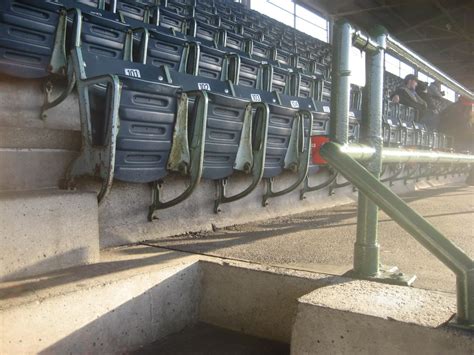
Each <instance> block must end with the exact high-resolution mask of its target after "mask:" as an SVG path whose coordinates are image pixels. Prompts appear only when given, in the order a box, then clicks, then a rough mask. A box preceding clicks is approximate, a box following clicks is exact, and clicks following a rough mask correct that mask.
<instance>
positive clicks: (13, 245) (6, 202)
mask: <svg viewBox="0 0 474 355" xmlns="http://www.w3.org/2000/svg"><path fill="white" fill-rule="evenodd" d="M0 245H1V248H0V250H1V251H0V281H5V280H11V279H18V278H24V277H28V276H33V275H38V274H40V273H46V272H50V271H53V270H58V269H64V268H67V267H71V266H76V265H83V264H88V263H94V262H97V261H99V223H98V218H97V199H96V196H95V194H94V193H87V192H80V193H78V192H69V191H56V190H53V191H49V190H41V191H35V192H16V193H12V192H10V193H2V194H0Z"/></svg>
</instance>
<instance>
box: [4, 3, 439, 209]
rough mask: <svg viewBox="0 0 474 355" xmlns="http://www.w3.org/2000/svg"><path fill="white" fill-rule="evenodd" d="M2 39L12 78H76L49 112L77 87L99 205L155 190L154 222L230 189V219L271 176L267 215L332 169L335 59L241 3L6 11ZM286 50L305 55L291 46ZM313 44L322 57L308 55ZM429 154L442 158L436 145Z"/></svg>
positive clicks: (388, 118) (392, 122)
mask: <svg viewBox="0 0 474 355" xmlns="http://www.w3.org/2000/svg"><path fill="white" fill-rule="evenodd" d="M0 31H1V34H2V35H1V37H0V72H2V73H4V74H7V75H11V76H17V77H23V78H31V79H35V78H46V79H47V80H51V79H53V78H54V79H57V78H65V79H66V80H67V85H66V89H64V90H63V92H61V94H60V95H59V97H57V98H54V99H53V98H51V97H50V96H51V93H50V92H49V91H48V92H47V94H48V95H46V97H47V98H48V101H47V102H46V104H45V108H49V107H51V106H53V105H57V104H59V103H60V102H61V101H62V100H63V99H64V98H65V97H66V96H67V95H68V94H69V93H70V92H71V91H72V88H73V87H76V88H77V91H78V95H79V103H80V108H81V110H80V113H81V129H82V134H83V149H82V150H81V155H80V156H79V158H78V159H77V160H76V161H75V162H74V164H73V165H72V166H71V168H70V169H69V171H68V180H69V182H70V183H72V181H73V179H74V178H75V177H79V176H83V175H92V176H98V177H100V178H102V181H103V183H102V188H101V190H100V192H99V200H102V199H103V198H104V197H105V196H106V194H107V193H108V191H109V190H110V187H111V184H112V181H113V179H114V178H115V179H118V180H122V181H127V182H136V183H153V186H154V189H153V191H154V195H153V203H152V206H151V207H150V213H149V217H150V218H152V216H153V212H154V211H155V210H156V209H161V208H166V207H170V206H172V205H175V204H177V203H179V202H181V201H183V200H184V199H185V198H187V197H188V196H189V195H190V194H191V193H192V192H193V190H194V188H195V187H196V186H197V184H198V183H199V181H200V179H201V178H205V179H210V180H215V181H216V182H217V183H218V184H217V186H218V198H217V200H216V204H215V210H216V211H217V210H218V209H219V204H220V203H226V202H231V201H235V200H237V199H240V198H242V197H244V196H246V195H248V194H249V193H250V192H251V191H253V190H254V189H255V187H256V186H257V185H258V183H259V182H260V181H261V179H262V178H263V179H265V180H266V182H267V184H266V186H267V191H266V193H265V195H264V197H263V204H264V205H265V204H266V201H267V199H268V198H269V197H274V196H281V195H283V194H285V193H288V192H290V191H292V190H294V189H295V188H297V187H298V186H299V185H300V184H301V182H302V181H303V180H305V179H306V178H307V174H308V172H315V171H317V170H318V169H319V166H320V165H322V164H324V161H322V160H321V159H320V157H318V156H317V147H318V145H319V144H320V143H321V141H320V138H324V139H327V136H328V131H329V100H330V70H329V68H330V62H329V61H330V55H329V53H330V48H329V47H328V45H327V44H321V43H322V42H320V41H318V40H316V39H313V38H311V37H309V36H307V35H304V34H301V33H299V32H297V31H293V30H289V28H287V27H285V26H284V25H282V24H279V23H278V22H276V21H274V20H271V19H269V18H268V17H264V16H262V15H258V14H257V13H256V12H254V11H251V10H248V9H246V8H244V7H243V6H241V5H239V4H236V3H233V2H230V1H223V0H220V1H216V0H199V1H198V2H195V1H194V0H193V1H189V0H180V1H160V3H157V2H156V1H144V0H142V1H141V2H140V1H131V0H118V1H93V0H76V1H73V0H43V1H38V0H6V1H3V2H2V3H1V4H0ZM252 31H253V32H252ZM254 32H255V33H254ZM272 34H273V35H277V34H278V38H280V39H281V41H280V42H279V43H278V44H276V45H272V46H270V42H268V41H269V40H268V39H271V38H272V37H271V36H272ZM265 38H267V40H265ZM285 41H288V43H287V44H288V47H289V48H290V47H291V46H292V47H291V48H293V50H292V51H285V50H283V49H281V47H283V46H284V45H285ZM290 42H291V43H290ZM275 43H276V42H275ZM305 46H306V48H309V50H307V51H300V50H299V49H298V48H299V47H302V48H304V47H305ZM47 87H48V86H47ZM361 105H362V91H361V89H360V88H358V87H355V86H354V87H353V89H352V93H351V117H350V136H351V140H353V141H357V140H358V137H359V128H358V120H357V119H358V118H360V112H361ZM385 107H386V109H385V110H384V113H385V114H384V122H386V125H385V127H386V128H387V129H388V131H389V134H388V137H389V138H388V139H387V140H386V142H385V143H386V144H389V145H410V146H411V145H417V143H416V142H418V141H417V140H413V141H412V138H409V132H415V133H416V132H418V131H422V130H423V127H418V128H416V127H415V123H414V120H411V116H410V115H411V113H410V112H411V111H410V110H406V109H403V108H402V106H401V105H398V106H394V105H391V104H387V105H386V106H385ZM394 107H396V108H394ZM404 112H408V113H404ZM401 113H403V114H401ZM395 118H397V119H398V120H397V119H395ZM417 129H418V131H417ZM394 132H400V133H394ZM404 132H405V133H404ZM403 134H405V136H403ZM410 134H411V133H410ZM392 135H393V136H394V138H393V139H392V138H391V137H392ZM428 136H430V135H428ZM384 137H385V133H384ZM410 137H411V136H410ZM413 139H414V138H413ZM413 142H415V143H413ZM422 142H425V141H423V140H422ZM426 144H427V145H426V147H427V148H428V145H429V144H431V146H429V147H431V148H436V147H438V145H435V144H434V143H430V142H429V139H428V140H427V143H426ZM436 144H438V143H436ZM311 148H313V149H311ZM311 154H312V158H311V159H310V155H311ZM284 170H289V171H292V172H294V173H295V175H296V178H295V182H294V183H293V184H291V185H290V186H288V187H287V188H285V189H282V190H280V191H274V189H273V179H274V178H275V177H276V176H278V175H280V174H281V173H282V172H283V171H284ZM170 172H179V173H181V174H183V175H186V176H188V177H189V180H190V181H189V184H188V187H187V188H186V190H185V191H183V192H182V193H181V194H180V195H179V196H177V197H176V198H173V199H172V200H169V201H161V188H162V179H163V178H165V177H166V176H168V175H169V173H170ZM235 173H243V174H247V175H249V176H251V178H252V179H251V182H250V184H249V186H248V187H247V188H245V189H244V190H243V191H241V192H240V193H237V194H235V195H233V196H227V194H226V184H227V179H228V178H229V177H230V176H231V175H233V174H235Z"/></svg>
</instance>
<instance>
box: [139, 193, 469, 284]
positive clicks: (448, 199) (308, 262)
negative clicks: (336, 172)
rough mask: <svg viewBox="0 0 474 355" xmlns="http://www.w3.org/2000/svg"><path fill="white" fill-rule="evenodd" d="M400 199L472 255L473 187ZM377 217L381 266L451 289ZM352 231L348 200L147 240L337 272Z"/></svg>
mask: <svg viewBox="0 0 474 355" xmlns="http://www.w3.org/2000/svg"><path fill="white" fill-rule="evenodd" d="M403 198H404V199H405V201H407V202H408V203H409V204H410V206H411V207H413V208H414V209H415V210H416V211H418V212H419V213H420V214H422V215H423V216H425V217H426V218H427V219H428V220H429V221H430V222H431V223H432V224H433V225H434V226H436V227H437V228H439V230H440V231H441V232H443V233H444V234H445V235H446V236H447V237H448V238H449V239H450V240H451V241H453V242H454V243H455V244H456V245H458V246H459V247H461V248H462V249H463V250H464V251H465V252H466V253H467V254H468V255H469V256H471V257H474V219H473V216H474V187H467V186H464V185H457V186H445V187H441V188H435V189H425V190H421V191H417V192H414V193H411V194H409V195H406V196H404V197H403ZM380 221H381V222H380V227H379V230H380V233H379V239H380V245H381V250H380V255H381V262H382V263H383V264H384V265H390V266H393V265H395V266H398V267H399V268H400V270H401V271H402V272H404V273H406V274H409V275H410V274H416V275H417V277H418V278H417V281H416V282H415V284H414V286H415V287H420V288H427V289H433V290H441V291H447V292H455V278H454V275H453V274H452V273H451V272H450V271H449V269H448V268H447V267H445V266H444V265H443V264H442V263H441V262H439V261H438V260H437V259H436V258H435V257H434V256H432V255H431V254H430V253H429V252H428V251H426V250H425V249H424V248H423V247H422V246H421V245H420V244H418V243H417V242H416V241H415V239H413V238H412V237H411V236H410V235H409V234H408V233H406V232H405V231H404V230H402V229H401V228H400V227H399V226H398V225H397V224H395V223H394V222H393V221H391V220H390V218H388V217H387V216H386V215H385V214H383V213H382V214H381V216H380ZM355 235H356V205H355V204H350V205H344V206H339V207H335V208H331V209H325V210H319V211H314V212H307V213H302V214H298V215H293V216H288V217H282V218H277V219H271V220H268V221H265V222H260V223H249V224H245V225H238V226H233V227H228V228H225V229H221V230H216V231H214V232H206V233H192V234H187V235H184V236H177V237H172V238H168V239H161V240H159V241H155V242H151V243H147V244H148V245H153V246H160V247H164V248H170V249H176V250H180V251H185V252H191V253H202V254H207V255H213V256H219V257H225V258H234V259H243V260H248V261H252V262H257V263H264V264H270V265H275V266H286V267H291V268H297V269H304V270H309V271H316V272H323V273H329V274H336V275H340V274H343V273H345V272H347V271H349V270H350V269H351V266H352V254H353V244H354V241H355Z"/></svg>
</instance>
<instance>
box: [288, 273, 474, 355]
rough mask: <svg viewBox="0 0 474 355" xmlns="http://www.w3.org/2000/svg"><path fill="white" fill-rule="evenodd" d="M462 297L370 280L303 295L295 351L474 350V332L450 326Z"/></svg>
mask: <svg viewBox="0 0 474 355" xmlns="http://www.w3.org/2000/svg"><path fill="white" fill-rule="evenodd" d="M455 298H456V296H455V295H453V294H447V293H442V292H436V291H427V290H422V289H416V288H411V287H402V286H392V285H386V284H380V283H375V282H369V281H356V280H352V281H349V282H342V283H338V284H335V285H331V286H328V287H324V288H319V289H317V290H315V291H313V292H311V293H310V294H308V295H305V296H303V297H301V298H300V299H299V306H298V315H297V317H296V322H295V325H294V327H293V334H292V338H291V353H292V354H295V355H296V354H298V355H300V354H387V355H392V354H393V355H396V354H419V355H424V354H426V355H432V354H440V355H441V354H443V355H444V354H458V355H460V354H466V355H468V354H473V353H474V333H472V331H468V330H460V329H456V328H453V327H451V326H448V325H447V323H448V322H449V320H450V319H451V318H452V317H453V315H454V314H455V312H456V306H455V304H456V300H455Z"/></svg>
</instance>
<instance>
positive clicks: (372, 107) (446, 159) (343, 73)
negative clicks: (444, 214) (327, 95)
mask: <svg viewBox="0 0 474 355" xmlns="http://www.w3.org/2000/svg"><path fill="white" fill-rule="evenodd" d="M333 39H334V43H333V77H332V78H333V87H332V100H331V140H332V142H330V143H327V144H326V145H324V146H323V148H322V150H321V153H322V155H323V157H324V158H325V159H327V160H328V162H329V163H330V165H332V166H333V167H334V168H335V169H337V170H338V171H339V172H341V173H342V175H343V176H345V178H346V179H347V180H349V181H350V182H351V183H353V184H354V185H355V186H356V187H357V188H359V190H360V191H359V192H360V193H359V206H358V219H357V241H356V245H355V252H354V273H355V274H356V275H358V276H359V277H362V278H371V279H372V278H373V279H379V280H381V281H382V280H383V279H384V276H380V274H379V272H380V270H379V264H380V263H379V253H378V248H379V246H378V241H377V225H378V207H380V208H382V209H383V210H384V211H385V212H386V213H387V214H388V215H389V216H390V217H392V218H393V219H394V220H395V221H396V222H397V223H398V224H400V225H401V226H402V227H403V228H404V229H405V230H407V231H408V232H409V233H410V234H411V235H413V236H414V237H415V239H417V240H418V241H419V242H420V243H421V244H422V245H424V246H425V247H426V248H427V249H428V250H430V251H431V252H432V253H433V254H434V255H435V256H436V257H437V258H438V259H440V260H441V261H442V262H444V263H445V264H446V265H447V266H448V267H449V268H450V269H451V270H453V271H454V272H455V273H456V276H457V296H458V314H457V317H458V323H460V324H463V325H467V326H468V327H474V263H473V260H472V259H470V258H469V257H468V256H467V255H466V254H465V253H464V252H463V251H462V250H460V249H459V248H457V247H456V246H455V245H454V244H452V243H451V242H450V241H449V240H448V239H447V238H445V237H444V236H443V235H442V234H441V233H440V232H439V231H437V230H436V228H434V227H433V226H432V225H431V224H429V223H428V222H427V221H426V220H425V219H424V218H423V217H422V216H420V215H418V214H417V213H416V212H415V211H413V210H412V209H411V208H410V207H409V206H408V205H407V204H406V203H404V202H403V201H402V200H401V199H400V198H399V197H398V196H396V195H395V194H394V193H393V192H391V191H390V189H389V188H387V187H386V186H385V185H384V184H383V183H381V182H380V170H381V163H382V162H384V163H409V162H413V163H431V164H438V163H439V164H447V163H448V164H473V163H474V156H471V155H466V154H450V153H444V152H432V151H420V150H408V149H390V148H383V147H382V95H383V93H382V89H383V56H384V49H385V46H387V48H392V49H393V48H398V49H399V51H400V54H404V53H405V54H407V55H408V56H409V57H410V58H411V60H413V61H414V62H416V64H417V65H418V66H421V65H419V64H423V63H424V64H423V65H427V64H426V62H425V61H423V60H421V59H419V58H418V56H417V55H415V54H414V53H411V52H409V51H407V50H406V48H404V47H402V46H401V45H395V44H394V42H393V40H392V41H391V42H390V43H391V44H389V39H388V37H387V35H386V34H385V33H383V32H379V33H378V34H377V36H376V38H375V39H372V38H370V37H369V36H366V35H364V34H363V33H361V32H357V31H354V30H353V29H352V27H351V25H350V24H349V23H347V22H345V21H343V20H339V21H338V22H337V23H335V26H334V36H333ZM351 45H355V46H356V47H357V48H360V49H361V50H365V51H366V54H367V57H368V58H367V63H366V64H367V67H368V68H367V71H366V72H367V77H366V79H367V84H366V95H364V96H366V98H365V100H364V109H363V119H362V141H364V143H366V145H362V144H357V145H355V144H351V145H349V144H348V127H349V94H350V49H351ZM389 46H391V47H389ZM427 67H430V68H431V69H430V70H426V71H427V73H428V74H430V75H432V74H433V72H438V74H437V75H433V76H434V77H435V78H437V79H442V80H440V81H442V82H443V83H445V84H446V83H448V82H450V85H451V86H449V85H447V86H448V87H455V88H456V90H457V91H461V92H463V93H464V94H469V95H472V93H470V92H469V91H466V89H465V88H463V87H462V86H461V85H459V84H458V83H456V82H454V81H453V80H452V79H450V78H449V77H447V76H446V75H444V74H443V73H441V72H439V71H437V69H433V68H432V66H430V65H427ZM337 143H339V144H337ZM356 160H360V161H363V162H364V164H365V165H366V167H367V169H366V168H364V166H362V165H361V164H359V163H358V162H357V161H356ZM389 276H390V275H389Z"/></svg>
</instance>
